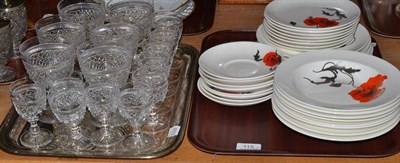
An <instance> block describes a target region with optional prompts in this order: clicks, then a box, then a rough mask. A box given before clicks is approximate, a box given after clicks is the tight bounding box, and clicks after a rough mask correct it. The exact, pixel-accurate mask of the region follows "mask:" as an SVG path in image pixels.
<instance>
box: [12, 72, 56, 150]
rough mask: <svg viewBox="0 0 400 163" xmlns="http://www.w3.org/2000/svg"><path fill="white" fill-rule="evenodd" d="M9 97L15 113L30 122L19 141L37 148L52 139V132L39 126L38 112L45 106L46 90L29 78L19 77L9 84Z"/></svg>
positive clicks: (26, 145) (29, 146)
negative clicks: (27, 129)
mask: <svg viewBox="0 0 400 163" xmlns="http://www.w3.org/2000/svg"><path fill="white" fill-rule="evenodd" d="M10 92H11V98H12V101H13V104H14V107H15V110H16V111H17V113H18V114H19V115H20V116H21V117H22V118H23V119H25V120H27V121H28V122H29V123H30V128H29V131H26V132H25V133H23V134H22V135H21V137H20V142H21V144H22V145H23V146H25V147H28V148H39V147H42V146H45V145H48V144H49V143H50V142H51V141H52V140H53V134H52V133H51V132H50V131H49V130H46V129H43V128H40V127H39V125H38V123H37V121H38V120H39V114H40V113H41V112H42V111H43V110H44V109H45V108H46V91H45V90H44V89H42V88H41V87H39V86H37V85H36V84H34V83H33V82H32V81H30V80H29V79H25V78H23V79H19V80H17V81H14V82H13V83H12V84H11V85H10Z"/></svg>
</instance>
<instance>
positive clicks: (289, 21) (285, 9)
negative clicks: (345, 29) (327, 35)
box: [264, 0, 361, 30]
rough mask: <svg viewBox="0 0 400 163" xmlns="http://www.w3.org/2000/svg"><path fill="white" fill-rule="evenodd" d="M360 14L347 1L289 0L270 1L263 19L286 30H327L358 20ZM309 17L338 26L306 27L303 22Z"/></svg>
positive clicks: (358, 9) (353, 4)
mask: <svg viewBox="0 0 400 163" xmlns="http://www.w3.org/2000/svg"><path fill="white" fill-rule="evenodd" d="M360 13H361V12H360V8H359V7H358V6H357V5H356V4H355V3H353V2H352V1H347V0H335V1H331V0H329V1H328V0H322V1H321V0H302V1H298V0H291V1H272V2H271V3H269V4H268V5H267V7H266V8H265V11H264V17H269V18H271V19H273V20H274V21H276V22H278V23H279V24H281V25H282V26H285V27H287V28H301V29H304V30H328V29H334V28H341V27H342V26H345V25H347V24H349V23H352V22H354V20H359V17H360ZM310 17H312V18H325V19H327V20H330V21H335V22H337V23H338V24H337V25H336V26H331V27H326V29H325V28H323V26H319V28H317V27H316V26H308V25H306V24H305V23H304V21H305V20H306V19H308V18H310Z"/></svg>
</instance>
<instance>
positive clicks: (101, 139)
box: [85, 83, 124, 148]
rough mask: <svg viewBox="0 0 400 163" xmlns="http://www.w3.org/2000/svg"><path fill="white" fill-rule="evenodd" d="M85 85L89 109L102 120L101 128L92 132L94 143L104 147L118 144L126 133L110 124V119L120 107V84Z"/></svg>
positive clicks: (95, 116)
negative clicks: (118, 102)
mask: <svg viewBox="0 0 400 163" xmlns="http://www.w3.org/2000/svg"><path fill="white" fill-rule="evenodd" d="M85 87H86V88H85V90H86V99H87V106H88V109H89V111H90V113H91V114H92V116H93V117H94V118H96V119H97V120H98V121H100V122H101V128H100V129H98V130H96V131H95V132H93V133H92V134H91V137H90V139H91V140H92V143H93V144H94V145H96V146H98V147H104V148H109V147H112V146H115V145H117V144H118V143H120V142H121V141H122V140H123V138H124V135H123V133H122V131H120V130H119V129H118V128H114V126H112V124H110V120H111V118H112V116H113V114H116V112H117V109H118V104H117V101H118V96H119V95H120V88H119V86H117V85H115V84H112V83H96V84H89V83H86V85H85Z"/></svg>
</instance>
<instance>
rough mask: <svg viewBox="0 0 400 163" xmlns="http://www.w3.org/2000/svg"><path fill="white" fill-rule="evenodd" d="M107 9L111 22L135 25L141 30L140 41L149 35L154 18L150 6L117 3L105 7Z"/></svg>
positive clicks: (135, 3)
mask: <svg viewBox="0 0 400 163" xmlns="http://www.w3.org/2000/svg"><path fill="white" fill-rule="evenodd" d="M107 9H108V12H109V16H110V21H111V22H115V23H130V24H134V25H136V26H137V27H139V29H140V30H141V35H140V38H141V39H143V38H144V37H145V36H147V35H148V34H149V32H150V30H151V27H152V23H153V19H154V17H155V14H154V7H153V5H152V4H149V3H143V2H117V3H115V4H112V5H109V6H107Z"/></svg>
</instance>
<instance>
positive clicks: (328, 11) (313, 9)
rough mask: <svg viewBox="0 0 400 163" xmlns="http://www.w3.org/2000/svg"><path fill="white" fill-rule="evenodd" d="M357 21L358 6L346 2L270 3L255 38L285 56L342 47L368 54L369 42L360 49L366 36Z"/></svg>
mask: <svg viewBox="0 0 400 163" xmlns="http://www.w3.org/2000/svg"><path fill="white" fill-rule="evenodd" d="M359 19H360V9H359V7H358V6H357V5H356V4H354V3H353V2H352V1H348V0H335V1H327V0H322V1H321V0H302V1H294V0H283V1H282V0H281V1H273V2H271V3H269V4H268V5H267V7H266V8H265V11H264V21H263V24H261V25H260V27H259V28H258V30H257V39H258V41H259V42H261V43H265V44H269V45H273V46H276V47H277V48H278V49H280V50H281V51H283V52H285V53H287V54H288V55H296V54H298V53H301V52H306V51H314V50H322V49H343V48H344V49H345V50H353V51H361V52H370V51H371V50H370V49H368V48H370V45H371V43H369V44H368V47H364V46H363V45H365V46H367V44H366V42H367V41H368V40H370V35H369V33H368V31H367V30H366V29H365V28H364V27H363V26H361V25H359ZM357 37H362V38H361V39H359V38H357ZM364 37H368V38H367V40H364V39H363V38H364Z"/></svg>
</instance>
